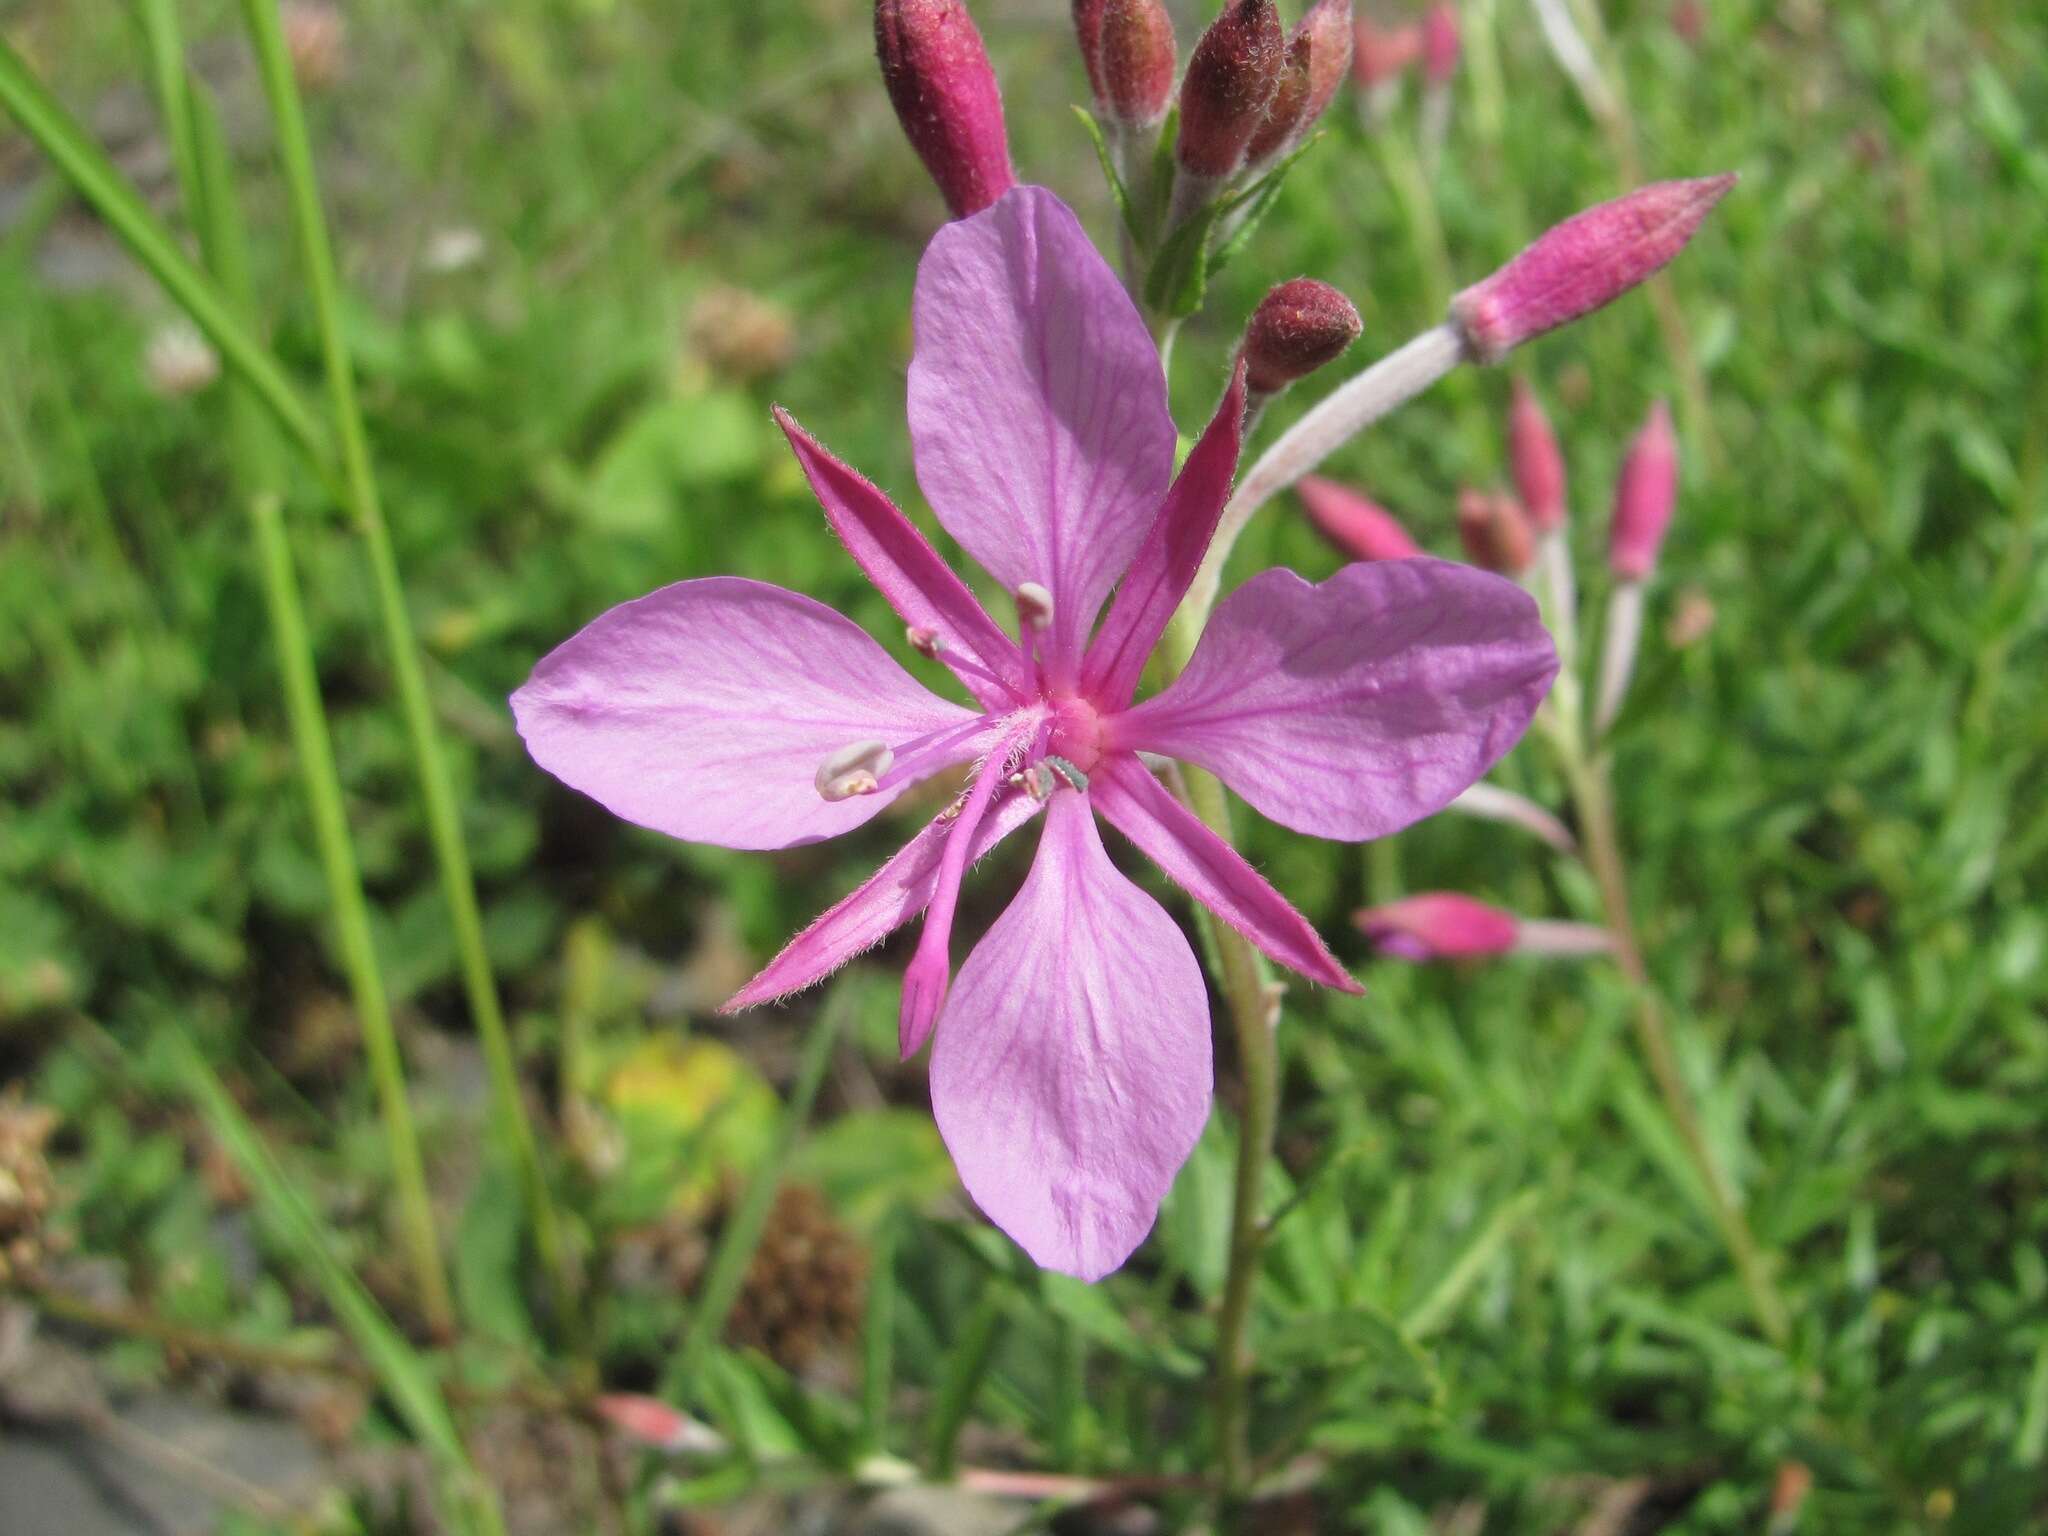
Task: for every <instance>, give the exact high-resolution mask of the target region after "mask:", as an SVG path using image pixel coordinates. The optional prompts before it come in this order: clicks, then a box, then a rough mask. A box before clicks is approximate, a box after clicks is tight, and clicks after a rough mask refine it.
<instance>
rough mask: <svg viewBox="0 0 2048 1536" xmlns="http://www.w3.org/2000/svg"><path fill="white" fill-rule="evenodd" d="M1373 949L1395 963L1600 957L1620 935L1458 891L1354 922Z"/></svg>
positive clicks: (1415, 899) (1391, 906)
mask: <svg viewBox="0 0 2048 1536" xmlns="http://www.w3.org/2000/svg"><path fill="white" fill-rule="evenodd" d="M1353 921H1354V922H1356V923H1357V924H1358V927H1359V929H1360V930H1361V931H1362V932H1363V933H1364V934H1365V936H1366V937H1367V938H1368V939H1371V940H1372V942H1373V947H1374V948H1376V949H1377V950H1379V952H1380V953H1381V954H1383V955H1386V956H1389V957H1390V958H1392V959H1395V960H1409V961H1414V962H1416V963H1418V964H1420V963H1423V962H1426V961H1430V960H1473V959H1479V958H1482V957H1484V956H1487V955H1504V954H1507V953H1509V952H1510V951H1521V952H1523V953H1525V954H1541V955H1598V954H1605V953H1607V952H1608V951H1609V950H1611V949H1613V947H1614V936H1613V934H1611V933H1609V932H1608V931H1607V930H1606V929H1605V928H1602V927H1599V926H1597V925H1596V924H1593V923H1566V922H1555V921H1551V920H1549V919H1541V918H1525V917H1517V916H1516V915H1515V914H1514V913H1512V912H1507V911H1503V910H1502V909H1501V908H1499V907H1492V906H1488V905H1487V904H1486V903H1485V902H1483V901H1478V900H1475V899H1474V898H1473V897H1470V896H1466V895H1463V894H1461V893H1459V892H1457V891H1425V892H1423V893H1422V894H1421V895H1418V896H1407V897H1403V898H1402V899H1401V900H1400V901H1390V902H1388V903H1387V904H1386V905H1385V906H1381V907H1368V908H1366V910H1364V911H1363V912H1360V913H1359V914H1358V915H1357V916H1356V917H1355V918H1354V919H1353Z"/></svg>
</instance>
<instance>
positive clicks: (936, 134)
mask: <svg viewBox="0 0 2048 1536" xmlns="http://www.w3.org/2000/svg"><path fill="white" fill-rule="evenodd" d="M875 56H876V58H878V59H879V60H880V61H881V65H882V83H883V84H884V85H886V86H887V87H888V88H889V100H890V102H891V103H892V104H894V106H895V108H896V116H897V119H898V120H899V121H900V122H901V123H902V124H903V132H904V135H905V137H907V138H908V139H909V140H910V145H911V148H913V149H915V150H916V151H917V153H918V158H920V159H921V160H923V161H924V165H925V169H926V170H927V171H929V172H931V177H932V180H933V181H935V182H937V183H938V186H939V191H940V192H941V193H942V194H944V196H945V199H946V206H947V207H948V208H950V209H951V210H952V211H953V216H954V217H955V218H960V219H964V218H966V217H967V215H969V214H971V213H979V212H981V210H982V209H984V208H986V207H988V205H989V204H991V203H993V202H994V201H995V200H996V199H997V198H999V197H1001V196H1002V195H1003V194H1004V193H1005V192H1007V191H1009V190H1010V188H1011V187H1013V186H1015V185H1016V182H1017V177H1016V174H1015V173H1014V172H1013V171H1012V170H1011V169H1010V143H1009V137H1008V134H1007V133H1006V131H1005V129H1004V127H1003V101H1002V96H1001V93H1000V92H999V91H998V90H997V88H996V74H995V70H994V68H993V67H992V66H991V65H990V64H989V61H988V51H987V50H986V49H985V48H983V47H982V43H981V33H980V32H978V31H977V30H975V26H974V18H973V17H972V16H969V15H968V14H967V7H966V6H965V5H964V4H963V3H962V0H875Z"/></svg>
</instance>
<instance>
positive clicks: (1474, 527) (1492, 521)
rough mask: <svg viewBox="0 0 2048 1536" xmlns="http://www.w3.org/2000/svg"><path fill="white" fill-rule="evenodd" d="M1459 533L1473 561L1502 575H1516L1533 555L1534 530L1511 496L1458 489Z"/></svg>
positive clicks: (1527, 564)
mask: <svg viewBox="0 0 2048 1536" xmlns="http://www.w3.org/2000/svg"><path fill="white" fill-rule="evenodd" d="M1458 537H1459V539H1460V540H1462V541H1463V543H1464V545H1465V553H1466V554H1467V555H1468V556H1470V557H1471V560H1472V563H1473V564H1474V565H1476V566H1479V567H1481V568H1482V569H1485V570H1489V571H1494V572H1496V573H1498V574H1499V575H1502V576H1519V575H1521V574H1522V572H1524V571H1526V570H1527V569H1529V566H1530V564H1531V563H1532V562H1533V561H1534V560H1535V558H1536V533H1535V530H1534V529H1532V528H1531V527H1530V526H1529V518H1528V514H1527V513H1525V512H1523V510H1522V508H1521V504H1520V503H1519V502H1517V501H1516V500H1515V498H1514V497H1512V496H1504V495H1501V494H1499V493H1498V492H1495V493H1488V492H1485V491H1460V492H1459V493H1458Z"/></svg>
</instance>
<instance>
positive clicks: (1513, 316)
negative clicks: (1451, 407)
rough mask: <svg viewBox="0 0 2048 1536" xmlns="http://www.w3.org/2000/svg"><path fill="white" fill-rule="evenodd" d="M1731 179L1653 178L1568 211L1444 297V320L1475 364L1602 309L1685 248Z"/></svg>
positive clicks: (1495, 359)
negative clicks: (1447, 311)
mask: <svg viewBox="0 0 2048 1536" xmlns="http://www.w3.org/2000/svg"><path fill="white" fill-rule="evenodd" d="M1734 185H1735V177H1734V176H1733V175H1722V176H1703V177H1700V178H1699V179H1697V180H1693V181H1659V182H1653V183H1652V184H1651V185H1649V186H1647V187H1640V188H1638V189H1637V190H1636V191H1634V192H1631V193H1629V194H1628V195H1627V196H1626V197H1619V198H1616V199H1615V200H1614V201H1613V202H1611V203H1601V204H1600V205H1599V206H1598V207H1594V208H1588V209H1587V210H1586V211H1585V212H1583V213H1578V214H1574V215H1573V216H1572V217H1571V218H1569V219H1566V220H1565V221H1564V222H1563V223H1562V224H1559V225H1558V226H1556V227H1555V228H1554V229H1551V230H1549V231H1548V232H1547V233H1545V234H1543V235H1540V236H1538V237H1537V240H1536V243H1535V244H1533V245H1531V246H1530V247H1529V248H1528V249H1527V250H1525V251H1523V252H1522V253H1521V254H1520V255H1519V256H1517V257H1515V258H1514V259H1513V260H1512V261H1510V262H1509V263H1508V264H1507V265H1506V266H1504V267H1502V268H1501V269H1500V270H1499V271H1498V272H1496V273H1494V274H1493V275H1492V276H1491V277H1488V278H1484V279H1482V280H1481V281H1479V282H1477V283H1474V284H1473V285H1472V286H1471V287H1470V288H1467V289H1466V290H1465V291H1464V292H1463V293H1461V294H1459V295H1458V296H1457V297H1456V298H1455V299H1453V300H1451V320H1452V322H1453V323H1454V324H1455V325H1456V326H1457V327H1458V329H1459V330H1460V331H1462V332H1463V333H1464V337H1465V344H1466V345H1467V346H1468V347H1469V348H1471V350H1472V355H1473V356H1474V357H1476V358H1477V359H1478V360H1479V361H1480V362H1483V363H1497V362H1499V361H1500V360H1501V359H1502V358H1503V357H1505V356H1506V355H1507V354H1508V353H1509V352H1511V351H1512V350H1514V348H1516V347H1518V346H1520V345H1521V344H1522V343H1523V342H1525V341H1527V340H1529V338H1530V337H1532V336H1541V335H1542V334H1543V333H1544V332H1545V331H1549V330H1555V329H1556V328H1557V327H1558V326H1560V325H1563V324H1565V323H1566V322H1567V321H1571V320H1576V319H1578V318H1579V317H1580V316H1581V315H1587V314H1591V313H1592V312H1593V311H1594V310H1596V309H1599V308H1600V307H1601V306H1602V305H1605V304H1610V303H1612V302H1613V301H1614V300H1616V299H1618V298H1620V297H1621V296H1622V295H1623V294H1624V293H1627V292H1628V291H1629V289H1631V288H1633V287H1635V286H1636V284H1638V283H1640V282H1642V281H1643V280H1644V279H1645V278H1647V277H1649V276H1651V275H1652V274H1653V273H1655V272H1656V271H1657V270H1658V269H1659V268H1661V267H1663V266H1664V264H1665V263H1666V262H1668V261H1670V260H1671V258H1672V257H1674V256H1676V255H1677V254H1678V253H1679V252H1680V251H1682V250H1684V249H1685V245H1686V242H1687V241H1688V240H1690V239H1692V237H1693V232H1694V231H1695V230H1697V229H1698V228H1699V227H1700V221H1701V220H1703V219H1704V218H1706V216H1707V214H1708V212H1709V211H1710V210H1711V209H1712V208H1713V206H1714V204H1716V203H1718V202H1719V201H1720V200H1721V199H1722V198H1723V197H1725V196H1726V195H1727V192H1728V189H1729V188H1730V187H1732V186H1734Z"/></svg>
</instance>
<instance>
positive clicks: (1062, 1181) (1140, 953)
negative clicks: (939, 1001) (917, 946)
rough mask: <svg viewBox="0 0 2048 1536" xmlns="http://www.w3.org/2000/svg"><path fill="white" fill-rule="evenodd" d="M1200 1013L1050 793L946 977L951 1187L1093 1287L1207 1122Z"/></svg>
mask: <svg viewBox="0 0 2048 1536" xmlns="http://www.w3.org/2000/svg"><path fill="white" fill-rule="evenodd" d="M1210 1084H1211V1070H1210V1059H1209V999H1208V994H1207V992H1206V991H1205V990H1204V989H1203V985H1202V972H1201V968H1200V967H1199V966H1198V965H1196V963H1195V957H1194V954H1193V952H1192V951H1191V950H1189V948H1188V942H1187V940H1186V939H1185V938H1183V937H1182V936H1181V932H1180V929H1179V928H1177V927H1175V926H1174V923H1173V920H1172V919H1171V918H1169V917H1168V916H1167V915H1166V913H1165V912H1164V911H1162V910H1161V909H1160V907H1159V904H1158V903H1157V902H1155V901H1153V900H1152V898H1151V897H1149V896H1147V895H1146V894H1145V893H1144V892H1143V891H1141V890H1139V889H1138V888H1137V887H1136V886H1135V885H1133V884H1131V882H1130V881H1128V880H1126V879H1125V878H1124V877H1123V876H1122V875H1120V874H1118V873H1117V871H1116V869H1115V868H1114V867H1113V866H1112V865H1111V864H1110V862H1109V857H1108V855H1107V854H1105V853H1104V852H1103V849H1102V839H1101V837H1100V836H1099V835H1098V834H1097V832H1096V830H1095V818H1094V817H1093V816H1092V815H1091V814H1090V813H1089V810H1088V802H1087V800H1086V798H1085V797H1084V796H1082V795H1080V794H1078V793H1076V792H1074V791H1072V790H1059V791H1055V792H1054V794H1053V796H1052V799H1051V800H1050V801H1049V802H1048V808H1047V815H1046V826H1045V835H1044V838H1043V840H1042V841H1041V842H1040V843H1039V848H1038V858H1037V860H1036V862H1034V863H1033V865H1032V868H1031V874H1030V877H1029V878H1028V879H1027V880H1026V881H1025V882H1024V888H1023V889H1022V890H1021V891H1019V892H1018V893H1017V899H1016V900H1015V901H1013V902H1012V903H1011V904H1010V907H1009V910H1008V911H1006V912H1004V913H1003V915H1002V916H1001V917H1000V918H998V919H997V920H996V923H995V926H994V927H993V928H991V929H990V930H989V931H988V935H987V937H985V938H984V939H983V940H982V941H981V943H980V944H979V945H978V946H976V948H975V951H974V953H973V954H971V955H969V956H968V957H967V961H966V963H965V964H964V965H962V966H961V967H960V975H959V977H958V978H957V979H956V980H955V981H954V983H953V993H952V996H951V998H949V999H948V1001H947V1003H946V1011H945V1013H944V1014H943V1015H942V1016H941V1018H940V1020H939V1031H938V1040H937V1042H936V1043H935V1044H934V1045H933V1047H932V1061H931V1086H932V1112H933V1114H934V1115H935V1116H936V1117H937V1119H938V1123H939V1132H940V1134H941V1135H943V1136H944V1137H945V1140H946V1145H947V1146H948V1147H949V1148H950V1149H951V1150H952V1153H953V1161H954V1163H955V1164H956V1165H957V1166H958V1167H959V1170H960V1178H961V1181H962V1182H963V1183H964V1184H965V1185H966V1186H967V1192H968V1193H969V1194H971V1195H972V1196H973V1197H974V1199H975V1203H976V1204H978V1205H979V1206H980V1207H981V1208H982V1210H983V1211H984V1212H986V1213H987V1215H988V1217H989V1219H990V1220H991V1221H993V1222H994V1223H995V1224H996V1225H997V1226H999V1227H1001V1228H1002V1229H1003V1230H1004V1231H1005V1232H1007V1233H1009V1234H1010V1236H1011V1237H1013V1238H1015V1239H1016V1240H1017V1242H1018V1243H1019V1244H1020V1245H1021V1246H1022V1247H1023V1249H1024V1251H1025V1252H1026V1253H1028V1254H1030V1255H1031V1257H1032V1259H1033V1260H1035V1261H1036V1262H1037V1263H1039V1264H1041V1265H1043V1266H1044V1267H1045V1268H1047V1269H1056V1270H1061V1271H1063V1272H1065V1273H1067V1274H1070V1275H1078V1276H1080V1277H1081V1278H1082V1279H1084V1280H1096V1279H1100V1278H1101V1277H1102V1276H1103V1275H1106V1274H1108V1273H1109V1272H1110V1271H1111V1270H1113V1269H1115V1268H1116V1267H1117V1266H1118V1265H1120V1264H1121V1263H1123V1261H1124V1260H1125V1259H1126V1258H1128V1257H1129V1256H1130V1254H1131V1250H1132V1249H1134V1248H1136V1247H1137V1246H1138V1244H1139V1243H1141V1242H1142V1241H1144V1238H1145V1234H1146V1233H1147V1232H1149V1231H1150V1230H1151V1229H1152V1222H1153V1220H1154V1218H1155V1217H1157V1215H1158V1214H1159V1202H1160V1201H1161V1200H1162V1199H1164V1198H1165V1196H1166V1191H1167V1190H1168V1188H1169V1187H1171V1185H1172V1183H1173V1176H1174V1174H1175V1173H1176V1172H1177V1171H1178V1170H1179V1168H1180V1165H1181V1164H1182V1163H1183V1162H1185V1161H1186V1160H1187V1156H1188V1153H1189V1152H1190V1151H1192V1150H1193V1149H1194V1145H1195V1141H1196V1139H1197V1138H1198V1137H1199V1136H1200V1135H1201V1133H1202V1123H1203V1122H1204V1121H1205V1120H1206V1119H1207V1118H1208V1115H1209V1089H1210Z"/></svg>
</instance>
